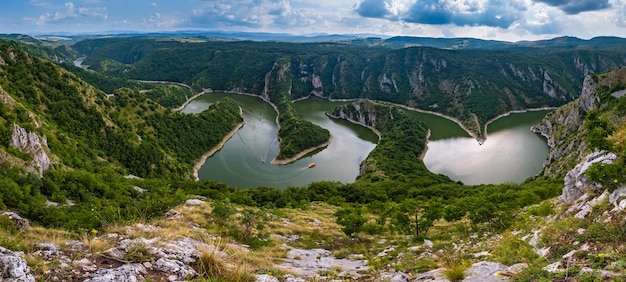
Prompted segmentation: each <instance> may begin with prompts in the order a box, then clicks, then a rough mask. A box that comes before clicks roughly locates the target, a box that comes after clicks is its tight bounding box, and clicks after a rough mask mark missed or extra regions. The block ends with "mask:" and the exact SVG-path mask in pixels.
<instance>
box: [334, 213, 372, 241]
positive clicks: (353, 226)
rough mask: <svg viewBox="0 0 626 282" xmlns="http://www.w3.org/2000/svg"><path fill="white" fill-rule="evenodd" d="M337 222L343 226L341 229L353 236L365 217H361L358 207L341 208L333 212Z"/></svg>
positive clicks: (359, 228) (364, 220) (364, 221)
mask: <svg viewBox="0 0 626 282" xmlns="http://www.w3.org/2000/svg"><path fill="white" fill-rule="evenodd" d="M335 216H336V217H337V224H339V225H341V226H343V227H342V228H341V231H343V233H345V234H346V235H348V236H355V235H356V233H358V232H359V231H360V230H361V227H362V226H363V224H365V223H366V222H367V219H366V218H365V217H363V214H362V211H361V209H360V208H353V207H348V208H343V209H340V210H338V211H336V212H335Z"/></svg>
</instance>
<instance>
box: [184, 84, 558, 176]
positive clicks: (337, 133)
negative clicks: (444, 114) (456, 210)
mask: <svg viewBox="0 0 626 282" xmlns="http://www.w3.org/2000/svg"><path fill="white" fill-rule="evenodd" d="M226 96H227V97H231V98H232V99H234V100H235V101H237V102H238V103H239V104H240V106H241V107H242V108H243V110H244V111H243V117H244V121H245V122H246V124H245V125H244V126H243V127H242V128H241V129H240V130H239V132H238V133H237V134H236V135H235V136H233V138H231V139H230V140H229V141H228V142H226V144H225V145H224V147H223V148H222V149H221V150H220V151H219V152H217V153H216V154H215V155H214V156H213V157H211V158H209V159H207V161H206V162H205V164H204V165H203V166H202V167H201V169H200V170H199V171H198V175H199V178H200V179H213V180H217V181H221V182H225V183H227V184H229V185H233V186H238V187H244V188H247V187H258V186H271V187H277V188H285V187H288V186H303V185H307V184H309V183H311V182H314V181H322V180H328V181H339V182H343V183H350V182H353V181H354V180H355V179H356V177H357V176H358V169H359V164H360V162H361V161H362V160H364V159H365V158H366V157H367V155H368V154H369V152H371V150H372V149H374V147H375V143H376V142H377V140H378V137H377V136H376V135H375V134H374V133H372V132H371V131H370V130H369V129H366V128H364V127H361V126H358V125H354V124H351V123H349V122H347V121H337V120H332V119H330V118H328V117H327V116H326V115H325V114H324V113H325V112H326V111H328V110H329V109H331V108H333V107H336V106H338V105H341V104H345V103H346V102H329V101H326V100H322V99H319V98H310V99H307V100H303V101H299V102H296V103H295V106H296V109H297V110H298V112H299V113H300V114H301V115H302V116H303V117H304V118H305V119H307V120H309V121H311V122H313V123H316V124H318V125H320V126H322V127H324V128H326V129H328V130H329V131H330V133H331V134H332V135H333V140H332V142H331V144H330V145H329V146H328V147H327V148H326V149H323V150H320V151H317V152H315V153H313V154H311V155H309V156H307V157H305V158H302V159H300V160H298V161H296V162H294V163H292V164H288V165H270V164H269V162H270V161H271V160H272V159H273V157H274V156H276V154H277V153H278V140H277V139H276V134H277V132H278V128H277V127H276V124H275V122H274V120H275V117H276V113H275V112H274V110H273V109H272V108H271V107H270V106H269V105H268V104H266V103H264V102H263V101H261V100H260V99H258V98H255V97H250V96H245V95H236V94H225V93H209V94H205V95H202V96H200V97H198V98H196V99H194V100H193V101H192V102H191V103H189V104H188V105H187V106H186V107H185V108H184V109H183V110H182V112H184V113H198V112H201V111H203V110H205V109H207V108H208V107H209V106H210V105H211V104H213V103H214V102H215V101H217V100H219V99H221V98H223V97H226ZM547 112H548V111H540V112H528V113H520V114H511V115H509V116H505V117H502V118H500V119H498V120H496V121H495V122H494V123H492V124H491V125H489V132H490V133H489V136H488V139H487V141H486V142H485V143H484V144H483V145H479V144H478V142H476V140H475V139H473V138H471V137H469V136H468V134H467V133H466V132H465V131H463V129H461V128H460V127H459V126H458V125H457V124H456V123H454V122H452V121H450V120H447V119H445V118H441V117H438V116H435V115H431V114H425V113H417V112H412V111H410V114H411V115H414V116H416V117H418V118H419V119H421V120H423V121H424V122H426V123H427V124H428V126H429V127H430V128H431V137H430V142H429V143H428V151H427V152H426V155H425V157H424V163H425V164H426V167H428V169H429V170H431V171H433V172H435V173H442V174H445V175H448V176H449V177H450V178H452V179H454V180H459V181H462V182H463V183H465V184H480V183H503V182H516V183H519V182H521V181H523V180H524V179H526V178H528V177H530V176H533V175H535V174H537V173H538V172H539V170H540V169H541V165H542V163H543V161H544V160H545V159H546V156H547V153H548V147H547V145H546V142H545V140H543V139H542V137H539V136H537V135H535V134H534V133H532V132H530V130H529V128H530V126H531V125H533V124H536V123H538V122H539V121H540V120H541V118H543V116H545V115H546V114H547ZM312 162H315V163H316V166H315V167H313V168H308V165H309V164H310V163H312Z"/></svg>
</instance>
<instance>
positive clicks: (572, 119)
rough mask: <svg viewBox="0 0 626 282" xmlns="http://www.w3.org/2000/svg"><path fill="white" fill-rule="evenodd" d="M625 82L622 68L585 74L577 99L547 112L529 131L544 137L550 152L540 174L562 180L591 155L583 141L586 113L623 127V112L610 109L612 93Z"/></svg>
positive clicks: (612, 101) (625, 71) (586, 130)
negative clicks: (570, 170)
mask: <svg viewBox="0 0 626 282" xmlns="http://www.w3.org/2000/svg"><path fill="white" fill-rule="evenodd" d="M625 80H626V68H622V69H619V70H616V71H613V72H609V73H604V74H600V75H589V76H587V77H586V78H585V80H584V82H583V87H582V91H581V94H580V97H579V98H578V99H576V100H575V101H573V102H571V103H568V104H567V105H565V106H562V107H559V108H557V109H556V110H554V111H553V112H552V113H550V114H549V115H548V116H546V118H545V119H544V120H543V121H542V122H541V123H540V124H538V125H535V126H533V127H532V128H531V130H532V131H533V132H536V133H539V134H541V135H543V136H544V137H546V139H547V141H548V146H550V152H549V155H548V159H547V160H546V162H545V165H544V168H543V171H542V172H541V174H542V175H546V176H549V177H563V176H564V175H565V174H564V172H565V171H567V170H568V169H569V168H571V167H573V166H574V165H575V164H576V163H578V162H580V161H582V160H583V159H584V158H585V156H586V155H587V154H589V153H591V150H592V148H589V146H588V144H587V143H586V141H585V137H586V136H587V135H588V134H589V131H588V129H587V128H586V127H585V117H586V116H587V114H588V113H589V112H590V111H599V112H600V116H601V118H602V119H605V120H606V121H607V122H608V123H611V124H612V125H613V127H615V128H619V127H621V126H622V124H623V122H624V121H623V119H624V117H623V116H624V113H620V110H615V109H613V108H612V106H611V105H612V104H613V103H616V102H615V101H617V100H616V99H620V98H619V97H617V95H614V94H615V93H618V92H620V91H621V90H622V88H623V83H624V82H623V81H625Z"/></svg>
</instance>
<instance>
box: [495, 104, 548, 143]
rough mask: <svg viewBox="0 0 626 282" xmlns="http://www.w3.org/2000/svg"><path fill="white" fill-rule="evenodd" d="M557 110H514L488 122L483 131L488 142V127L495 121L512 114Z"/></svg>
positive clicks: (542, 108) (543, 108) (546, 108)
mask: <svg viewBox="0 0 626 282" xmlns="http://www.w3.org/2000/svg"><path fill="white" fill-rule="evenodd" d="M554 109H556V107H541V108H530V109H525V110H514V111H508V112H506V113H504V114H501V115H498V116H496V117H494V118H492V119H490V120H488V121H487V122H486V123H485V127H484V129H483V131H484V132H485V137H484V138H485V140H487V127H488V126H489V125H490V124H491V123H493V122H494V121H496V120H498V119H499V118H503V117H506V116H509V115H510V114H522V113H527V112H538V111H550V110H554Z"/></svg>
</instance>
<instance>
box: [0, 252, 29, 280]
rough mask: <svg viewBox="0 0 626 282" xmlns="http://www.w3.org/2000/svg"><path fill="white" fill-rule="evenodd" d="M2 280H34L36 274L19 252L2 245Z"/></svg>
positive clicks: (0, 254) (0, 253) (0, 256)
mask: <svg viewBox="0 0 626 282" xmlns="http://www.w3.org/2000/svg"><path fill="white" fill-rule="evenodd" d="M0 281H7V282H9V281H11V282H27V281H33V282H34V281H35V276H33V274H32V273H31V271H30V268H29V267H28V265H27V264H26V260H24V259H23V258H22V257H20V256H19V254H18V253H15V252H12V251H11V250H8V249H5V248H3V247H0Z"/></svg>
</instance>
